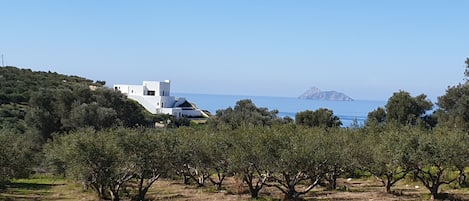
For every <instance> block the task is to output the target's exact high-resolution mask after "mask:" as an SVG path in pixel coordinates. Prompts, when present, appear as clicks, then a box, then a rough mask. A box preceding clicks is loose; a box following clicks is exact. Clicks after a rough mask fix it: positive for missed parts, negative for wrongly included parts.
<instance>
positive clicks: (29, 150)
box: [0, 130, 36, 185]
mask: <svg viewBox="0 0 469 201" xmlns="http://www.w3.org/2000/svg"><path fill="white" fill-rule="evenodd" d="M0 144H1V146H0V185H1V184H3V183H4V182H7V181H8V180H9V179H13V178H23V177H27V176H29V174H30V172H31V169H32V167H33V166H34V165H35V161H36V160H35V154H34V150H33V146H32V143H31V141H30V140H29V139H27V138H26V136H23V135H20V134H11V133H8V132H7V131H3V130H0Z"/></svg>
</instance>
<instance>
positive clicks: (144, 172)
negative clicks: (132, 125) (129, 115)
mask: <svg viewBox="0 0 469 201" xmlns="http://www.w3.org/2000/svg"><path fill="white" fill-rule="evenodd" d="M121 132H122V131H121ZM124 132H125V135H123V136H124V138H123V140H122V141H121V142H120V143H121V145H120V146H121V147H122V148H123V151H124V152H125V153H126V155H127V157H128V160H129V162H130V167H132V173H133V175H134V177H135V179H136V180H137V195H136V196H135V200H139V201H144V200H145V195H146V194H147V192H148V189H150V187H151V186H152V185H153V183H155V182H156V181H157V180H158V179H159V178H160V177H161V176H162V175H165V174H166V173H167V172H168V171H169V168H170V166H169V164H170V163H171V162H172V160H173V156H172V153H171V150H172V149H173V146H174V141H173V139H172V138H170V137H169V134H168V133H166V131H163V132H155V131H152V130H144V129H126V130H124Z"/></svg>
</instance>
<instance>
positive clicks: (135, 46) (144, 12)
mask: <svg viewBox="0 0 469 201" xmlns="http://www.w3.org/2000/svg"><path fill="white" fill-rule="evenodd" d="M0 5H1V7H0V8H1V9H0V10H1V11H0V54H1V55H3V62H4V64H5V65H9V66H16V67H19V68H28V69H32V70H34V71H52V72H57V73H61V74H66V75H78V76H81V77H86V78H89V79H92V80H104V81H106V82H107V85H108V86H110V87H112V85H113V84H141V83H142V81H143V80H161V81H163V80H171V91H172V92H178V93H201V94H227V95H254V96H277V97H297V96H299V95H301V94H302V93H303V92H304V91H306V90H307V89H308V88H309V87H312V86H315V87H318V88H320V89H321V90H324V91H327V90H335V91H340V92H343V93H345V94H347V95H349V96H351V97H352V98H354V99H358V100H387V99H388V98H389V97H390V96H392V94H393V93H394V92H397V91H399V90H404V91H407V92H410V93H411V94H412V95H419V94H422V93H423V94H426V95H427V96H428V97H429V98H430V99H432V100H436V97H438V96H441V95H444V93H445V90H446V89H447V87H448V86H453V85H456V84H458V83H461V82H463V81H464V69H465V64H464V61H465V59H466V58H467V57H469V26H468V25H469V12H468V11H467V8H469V1H466V0H451V1H445V0H438V1H437V0H412V1H409V0H380V1H376V0H370V1H367V0H321V1H319V0H293V1H287V0H284V1H278V0H236V1H235V0H213V1H212V0H186V1H182V0H164V1H163V0H148V1H146V0H139V1H118V0H112V1H110V0H99V1H95V0H67V1H63V0H41V1H37V0H15V1H10V0H0Z"/></svg>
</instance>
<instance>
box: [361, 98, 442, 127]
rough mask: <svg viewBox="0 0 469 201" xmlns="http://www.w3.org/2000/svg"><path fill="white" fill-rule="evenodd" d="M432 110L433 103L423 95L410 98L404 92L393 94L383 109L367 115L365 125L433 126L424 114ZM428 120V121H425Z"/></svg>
mask: <svg viewBox="0 0 469 201" xmlns="http://www.w3.org/2000/svg"><path fill="white" fill-rule="evenodd" d="M432 108H433V103H432V102H431V101H430V100H428V99H427V96H426V95H425V94H420V95H418V96H416V97H412V96H411V95H410V94H409V93H408V92H406V91H402V90H401V91H399V92H395V93H394V94H393V95H392V96H391V97H390V98H389V99H388V102H387V104H386V106H385V108H381V107H379V108H377V109H376V110H374V111H372V112H370V113H368V122H367V124H368V125H369V126H370V125H373V124H381V125H382V124H384V123H397V124H400V125H418V124H423V126H424V127H425V126H434V122H433V121H431V120H432V119H431V118H429V117H428V115H426V112H427V111H429V110H431V109H432ZM426 120H428V121H426Z"/></svg>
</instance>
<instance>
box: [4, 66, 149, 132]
mask: <svg viewBox="0 0 469 201" xmlns="http://www.w3.org/2000/svg"><path fill="white" fill-rule="evenodd" d="M0 75H1V76H0V98H1V105H0V128H1V129H8V130H10V131H12V132H15V133H24V132H27V131H28V130H30V131H32V132H35V133H37V134H38V135H39V136H41V137H42V138H43V141H46V140H47V139H50V137H51V134H52V133H54V132H68V131H71V130H76V129H79V128H84V127H92V128H94V129H97V130H100V129H105V128H111V127H115V126H121V125H122V126H125V127H136V126H147V125H149V124H150V122H151V121H149V120H151V118H149V117H150V115H148V114H145V112H144V109H143V108H142V107H140V106H139V105H138V104H137V103H135V102H133V101H130V100H129V99H127V98H126V97H125V96H123V95H122V94H120V93H118V92H115V91H114V90H111V89H107V88H105V87H103V85H104V84H105V81H97V82H96V83H93V81H91V80H88V79H85V78H81V77H77V76H65V75H60V74H57V73H51V72H33V71H31V70H28V69H18V68H15V67H1V68H0ZM90 86H94V88H91V87H90Z"/></svg>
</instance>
